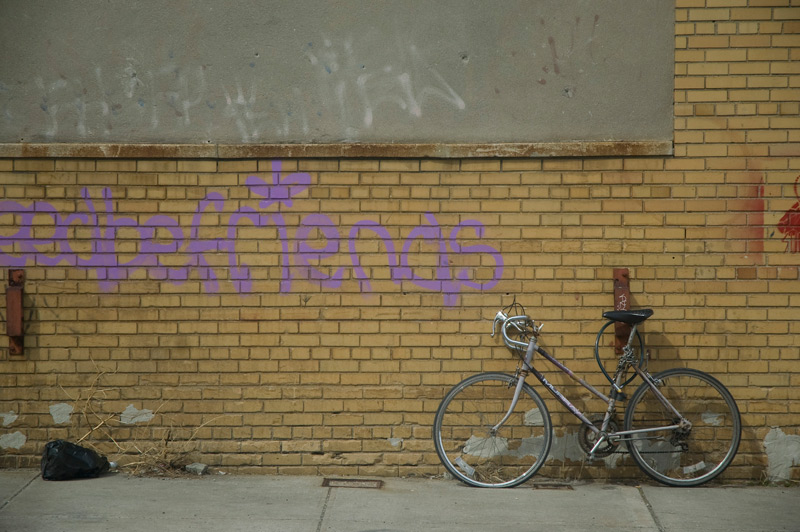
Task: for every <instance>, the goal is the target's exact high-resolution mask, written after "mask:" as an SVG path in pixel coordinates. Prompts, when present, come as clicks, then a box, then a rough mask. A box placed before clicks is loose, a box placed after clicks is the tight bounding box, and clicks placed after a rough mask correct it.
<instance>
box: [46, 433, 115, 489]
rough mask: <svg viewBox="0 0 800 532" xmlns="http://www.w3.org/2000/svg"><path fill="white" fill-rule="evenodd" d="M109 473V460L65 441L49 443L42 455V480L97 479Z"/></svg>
mask: <svg viewBox="0 0 800 532" xmlns="http://www.w3.org/2000/svg"><path fill="white" fill-rule="evenodd" d="M106 471H108V460H107V459H106V457H105V456H100V455H99V454H97V453H96V452H94V451H93V450H91V449H86V448H85V447H81V446H80V445H75V444H74V443H70V442H68V441H64V440H55V441H51V442H48V443H47V445H45V446H44V453H42V478H43V479H45V480H70V479H73V478H96V477H98V476H100V475H101V474H102V473H105V472H106Z"/></svg>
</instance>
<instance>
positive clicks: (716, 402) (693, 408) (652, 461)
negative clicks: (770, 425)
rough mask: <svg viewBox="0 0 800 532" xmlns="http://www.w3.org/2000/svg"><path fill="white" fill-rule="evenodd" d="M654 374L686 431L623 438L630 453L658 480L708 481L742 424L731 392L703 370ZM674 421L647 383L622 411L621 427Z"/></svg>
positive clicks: (734, 445) (725, 461)
mask: <svg viewBox="0 0 800 532" xmlns="http://www.w3.org/2000/svg"><path fill="white" fill-rule="evenodd" d="M654 377H655V379H656V380H657V382H658V383H659V384H658V389H659V391H660V392H661V393H662V394H664V396H665V397H666V398H667V399H668V400H669V402H670V403H672V405H673V406H674V407H675V409H676V410H678V412H680V413H681V415H682V416H684V417H685V418H686V419H687V420H689V421H690V422H691V424H692V425H691V429H688V430H684V429H673V430H658V431H654V432H646V433H642V434H634V435H632V436H630V439H628V440H627V446H628V450H629V451H630V454H631V456H632V457H633V459H634V460H635V461H636V463H637V465H638V466H639V467H640V468H641V469H642V471H644V472H645V473H647V474H648V475H649V476H650V477H652V478H654V479H655V480H657V481H659V482H661V483H663V484H667V485H669V486H698V485H700V484H703V483H705V482H708V481H709V480H711V479H713V478H715V477H716V476H718V475H719V474H720V473H722V472H723V471H724V470H725V468H726V467H728V465H729V464H730V463H731V461H732V460H733V457H734V456H735V455H736V451H737V449H738V448H739V440H740V439H741V432H742V424H741V418H740V416H739V409H738V408H737V406H736V402H735V401H734V399H733V396H731V394H730V392H728V390H727V389H726V388H725V386H723V385H722V383H720V382H719V381H718V380H716V379H715V378H714V377H712V376H711V375H708V374H706V373H703V372H702V371H697V370H693V369H684V368H675V369H670V370H667V371H663V372H661V373H658V374H656V375H655V376H654ZM678 422H679V418H678V417H677V416H676V415H675V414H674V413H673V412H672V410H670V409H668V408H667V407H666V406H664V405H663V404H662V402H661V401H660V400H659V399H658V397H657V396H656V394H655V393H653V390H652V389H651V388H650V386H649V385H648V384H647V383H644V384H642V385H641V386H640V387H639V388H638V389H637V390H636V392H635V393H634V394H633V397H631V400H630V402H629V403H628V407H627V409H626V411H625V422H624V423H625V430H640V429H654V428H657V427H662V426H668V425H674V424H677V423H678Z"/></svg>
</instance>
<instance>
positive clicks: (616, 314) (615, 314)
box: [603, 308, 653, 325]
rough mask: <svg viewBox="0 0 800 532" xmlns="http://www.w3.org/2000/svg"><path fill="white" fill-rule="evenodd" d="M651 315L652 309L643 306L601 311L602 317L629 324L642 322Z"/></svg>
mask: <svg viewBox="0 0 800 532" xmlns="http://www.w3.org/2000/svg"><path fill="white" fill-rule="evenodd" d="M652 315H653V309H650V308H643V309H639V310H609V311H608V312H603V317H604V318H606V319H608V320H611V321H621V322H622V323H627V324H629V325H636V324H637V323H642V322H643V321H644V320H646V319H647V318H649V317H650V316H652Z"/></svg>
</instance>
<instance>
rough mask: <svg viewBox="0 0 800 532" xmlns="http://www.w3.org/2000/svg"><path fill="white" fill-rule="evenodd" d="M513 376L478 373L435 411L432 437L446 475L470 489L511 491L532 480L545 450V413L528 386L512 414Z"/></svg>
mask: <svg viewBox="0 0 800 532" xmlns="http://www.w3.org/2000/svg"><path fill="white" fill-rule="evenodd" d="M517 380H518V379H517V377H513V376H511V375H506V374H504V373H481V374H478V375H473V376H472V377H469V378H467V379H465V380H464V381H462V382H461V383H459V384H457V385H456V386H455V387H454V388H453V389H452V390H450V392H449V393H448V394H447V395H446V396H445V398H444V399H443V400H442V402H441V404H440V405H439V409H438V410H437V412H436V417H435V419H434V423H433V439H434V444H435V445H436V453H437V454H438V455H439V459H440V460H441V461H442V464H444V466H445V468H447V471H449V472H450V474H452V475H453V476H454V477H456V478H457V479H459V480H461V481H462V482H464V483H466V484H469V485H471V486H478V487H491V488H510V487H512V486H516V485H517V484H521V483H523V482H525V481H526V480H528V479H529V478H530V477H531V476H533V475H534V474H535V473H536V471H538V470H539V468H540V467H541V466H542V464H544V461H545V458H546V457H547V453H548V452H549V451H550V443H551V440H552V427H551V423H550V413H549V412H548V411H547V407H546V406H545V404H544V401H542V398H541V397H540V396H539V394H537V393H536V391H535V390H534V389H533V388H531V387H530V386H529V385H528V384H527V383H526V384H524V385H523V388H522V393H520V397H519V401H518V402H517V405H516V407H515V408H514V411H513V412H512V413H511V416H509V418H508V419H506V421H505V423H503V424H502V426H501V427H499V428H498V429H494V427H495V426H496V425H497V424H498V423H499V422H500V421H501V420H502V419H503V418H504V417H505V415H506V413H507V412H508V409H509V408H510V407H511V403H512V400H513V398H514V391H515V388H516V385H517Z"/></svg>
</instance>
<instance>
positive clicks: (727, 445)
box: [433, 301, 741, 488]
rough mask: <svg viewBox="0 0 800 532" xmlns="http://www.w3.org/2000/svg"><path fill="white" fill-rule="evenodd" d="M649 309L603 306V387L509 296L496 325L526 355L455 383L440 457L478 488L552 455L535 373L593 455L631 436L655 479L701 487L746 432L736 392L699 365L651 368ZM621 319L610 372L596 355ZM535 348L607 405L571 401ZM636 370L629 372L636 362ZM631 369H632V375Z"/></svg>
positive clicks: (439, 417)
mask: <svg viewBox="0 0 800 532" xmlns="http://www.w3.org/2000/svg"><path fill="white" fill-rule="evenodd" d="M652 315H653V310H651V309H641V310H619V311H609V312H604V313H603V317H604V318H606V319H607V320H609V321H608V322H607V323H606V324H605V325H604V326H603V327H602V328H601V329H600V332H599V333H598V335H597V340H596V341H595V358H596V359H597V362H598V364H599V365H600V369H601V371H602V373H603V374H604V375H605V377H606V378H607V379H608V380H609V382H610V383H611V391H610V393H609V394H608V395H605V394H603V393H601V392H600V391H598V390H597V389H595V387H593V386H592V385H590V384H589V383H587V382H586V381H585V380H583V379H581V378H578V377H577V376H576V375H575V374H574V373H573V372H572V371H571V370H570V369H569V368H567V366H565V365H564V364H562V363H561V362H560V361H558V360H557V359H556V358H555V357H554V356H553V355H551V354H549V353H547V352H546V351H545V350H544V349H543V348H542V347H541V346H540V345H539V344H538V341H537V339H538V337H539V335H540V331H541V329H542V324H540V325H536V324H535V322H534V320H532V319H530V318H529V317H528V316H527V315H525V310H524V308H522V306H521V305H519V304H518V303H516V301H515V302H514V303H512V304H511V305H509V306H508V307H505V308H504V309H502V310H500V311H499V312H498V313H497V315H496V316H495V318H494V321H493V323H492V337H494V336H495V333H496V331H497V325H498V324H500V330H501V332H502V336H503V341H504V343H505V345H506V346H507V347H508V348H509V349H511V351H512V352H514V353H515V354H516V355H517V356H519V358H520V363H519V366H518V368H517V371H516V372H515V373H514V375H509V374H506V373H498V372H488V373H479V374H477V375H473V376H471V377H468V378H467V379H465V380H463V381H461V382H460V383H459V384H457V385H456V386H454V387H453V388H452V389H451V390H450V391H449V392H448V393H447V395H446V396H445V397H444V399H443V400H442V402H441V403H440V405H439V408H438V409H437V411H436V416H435V418H434V423H433V439H434V444H435V446H436V452H437V454H438V455H439V459H440V460H441V461H442V464H443V465H444V466H445V468H446V469H447V471H448V472H449V473H450V474H451V475H452V476H454V477H455V478H457V479H459V480H460V481H462V482H464V483H466V484H468V485H471V486H478V487H498V488H499V487H513V486H517V485H519V484H521V483H523V482H525V481H526V480H528V479H529V478H531V477H532V476H533V475H534V474H535V473H536V472H537V471H538V470H539V468H540V467H542V465H543V464H544V462H545V460H546V459H547V455H548V453H549V451H550V445H551V443H552V439H553V430H552V423H551V420H550V413H549V411H548V410H547V406H546V405H545V403H544V401H542V398H541V397H540V396H539V394H538V393H537V392H536V391H535V390H534V389H533V388H532V387H531V386H530V384H528V383H526V382H525V379H526V377H527V376H528V375H529V374H533V375H534V376H535V377H536V378H537V379H538V380H539V382H540V383H541V384H542V385H543V386H544V387H545V388H546V389H547V390H548V391H549V392H550V393H551V394H552V395H553V396H554V397H555V398H556V400H557V401H558V402H560V403H561V404H563V405H564V406H565V407H566V408H567V410H569V411H570V412H571V413H572V414H573V415H575V416H576V417H577V418H578V419H579V420H580V421H581V429H580V431H579V434H578V438H579V443H580V445H581V447H582V449H583V450H584V452H585V453H586V454H587V456H588V458H589V460H593V459H595V458H602V457H605V456H609V455H610V454H612V453H615V452H623V451H621V450H620V444H621V443H622V442H625V446H626V447H627V450H628V453H629V454H630V456H631V457H632V458H633V460H634V461H635V462H636V465H637V466H638V467H639V468H640V469H641V470H642V471H644V472H645V473H646V474H647V475H649V476H650V477H651V478H653V479H655V480H657V481H658V482H661V483H663V484H667V485H670V486H698V485H700V484H703V483H705V482H708V481H710V480H711V479H713V478H715V477H717V476H718V475H719V474H720V473H722V472H723V471H724V470H725V468H726V467H728V465H729V464H730V463H731V461H732V460H733V458H734V456H735V455H736V451H737V449H738V447H739V441H740V439H741V418H740V415H739V409H738V407H737V406H736V401H735V400H734V399H733V396H732V395H731V394H730V392H729V391H728V390H727V389H726V388H725V386H723V385H722V383H720V382H719V381H718V380H717V379H715V378H714V377H712V376H711V375H708V374H706V373H704V372H702V371H698V370H694V369H686V368H674V369H669V370H666V371H662V372H659V373H656V374H655V375H651V374H650V373H649V372H648V371H647V362H648V359H649V353H648V352H646V351H645V350H644V342H643V341H642V337H641V333H640V331H639V326H640V325H641V324H642V323H643V322H644V321H645V320H647V319H648V318H649V317H650V316H652ZM617 322H621V323H623V324H626V325H627V326H629V327H630V334H629V335H628V342H627V344H626V345H625V346H624V347H623V348H622V349H621V354H620V356H619V360H618V363H617V369H616V370H615V371H614V375H613V376H612V375H610V374H609V372H608V371H606V369H605V367H604V365H603V363H602V361H601V358H600V344H601V338H602V335H603V332H604V331H605V330H606V329H607V328H608V327H609V326H610V325H612V324H614V323H617ZM536 353H538V354H539V355H541V356H542V357H543V358H544V359H546V360H548V361H549V362H551V363H552V364H554V365H555V366H556V368H558V369H559V370H560V371H561V372H563V373H565V374H566V375H567V376H568V377H570V378H571V379H572V380H574V381H576V382H577V383H578V384H580V385H581V386H583V387H584V388H586V389H587V390H588V391H589V392H591V394H592V395H594V396H596V397H597V398H599V399H601V400H603V401H605V402H606V403H607V405H608V407H607V409H606V411H605V413H604V414H602V417H596V418H594V419H591V418H590V417H588V416H587V415H586V414H585V413H584V412H582V411H581V410H580V409H578V408H577V407H576V406H574V405H573V404H572V403H571V402H570V401H569V400H568V399H567V398H566V397H565V396H564V395H563V394H562V393H561V392H560V391H558V389H556V387H555V386H553V384H551V383H550V382H549V381H548V380H547V379H546V378H545V377H544V375H542V373H541V372H540V371H538V370H537V369H536V368H535V367H534V366H533V363H532V362H533V356H534V354H536ZM631 370H632V371H631ZM629 372H631V373H630V374H629ZM636 377H639V378H640V379H641V380H643V381H644V382H642V383H641V385H640V386H639V387H638V388H637V389H636V391H635V392H634V393H633V394H632V395H631V398H630V400H628V403H627V406H626V408H625V414H624V417H623V424H622V429H621V430H620V427H619V424H618V421H617V420H616V407H617V405H618V404H619V403H620V402H621V401H624V400H627V395H626V394H625V393H624V392H623V388H624V387H625V386H626V385H628V384H630V383H631V382H632V381H633V380H634V379H636Z"/></svg>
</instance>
